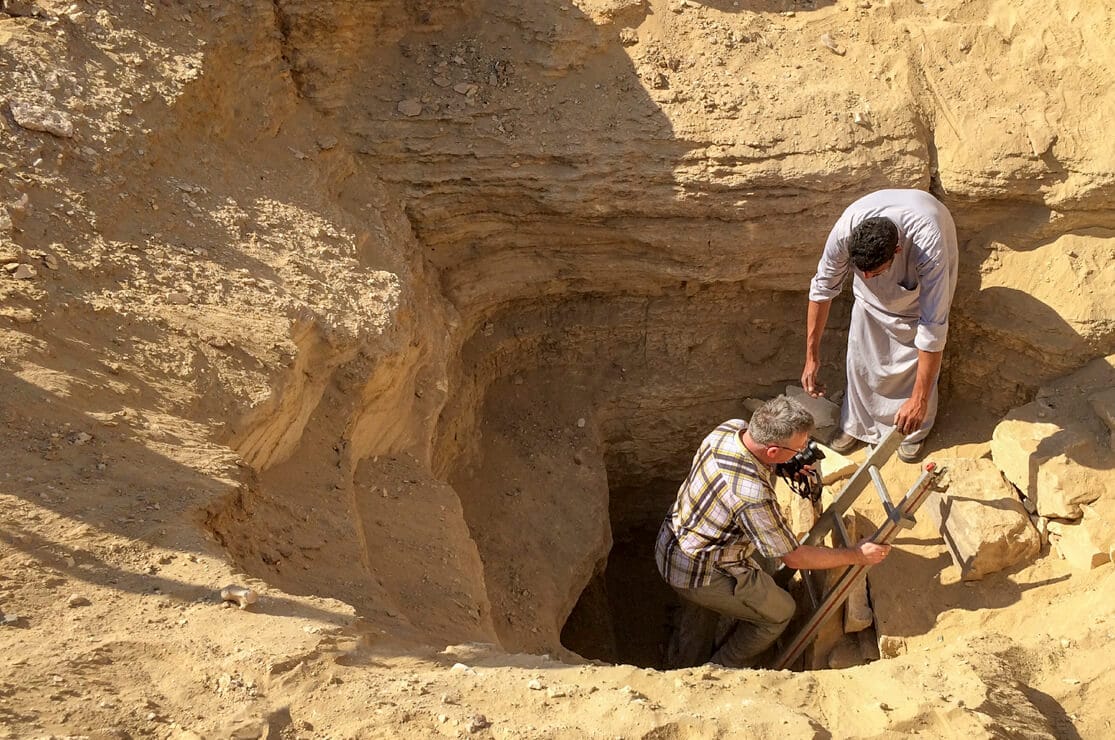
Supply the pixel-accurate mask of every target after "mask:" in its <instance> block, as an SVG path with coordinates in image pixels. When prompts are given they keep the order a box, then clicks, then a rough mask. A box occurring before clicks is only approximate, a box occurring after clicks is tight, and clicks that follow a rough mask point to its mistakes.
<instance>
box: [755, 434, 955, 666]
mask: <svg viewBox="0 0 1115 740" xmlns="http://www.w3.org/2000/svg"><path fill="white" fill-rule="evenodd" d="M903 437H904V435H902V434H901V433H900V432H899V431H898V430H897V429H892V430H891V431H890V432H889V433H888V434H887V436H886V437H884V438H883V440H882V442H880V443H879V444H878V446H876V447H875V449H874V450H873V451H872V452H871V454H870V455H868V457H867V460H865V461H864V463H863V464H862V465H860V467H859V469H858V470H856V472H855V474H854V475H853V476H852V478H851V480H849V481H848V485H846V486H845V487H844V490H843V491H842V492H841V493H840V495H839V496H838V497H837V498H836V500H835V501H833V502H832V505H830V506H829V507H828V508H827V509H825V511H824V512H823V513H822V514H821V516H820V517H819V518H818V520H817V522H816V523H815V524H814V525H813V527H812V529H810V530H809V533H808V534H807V535H806V536H805V539H804V540H803V541H802V543H801V544H803V545H818V544H819V543H821V542H822V541H823V540H824V538H825V537H826V536H828V535H829V534H830V533H835V535H836V536H837V537H839V538H840V540H841V541H842V542H843V544H844V545H845V546H848V547H851V546H852V545H854V544H855V543H853V542H850V541H849V540H850V538H849V536H848V531H847V529H846V528H845V527H844V519H843V517H844V513H845V512H847V511H848V509H850V508H851V507H852V504H853V503H855V501H856V499H857V498H859V496H860V494H861V493H863V491H864V489H865V488H866V487H867V482H868V481H869V480H870V481H872V482H873V483H874V484H875V490H876V491H877V492H878V494H879V498H880V499H881V500H882V503H883V509H884V511H886V515H887V518H886V521H884V522H883V524H882V525H881V526H880V527H879V529H878V530H876V532H875V534H873V535H872V536H871V537H870V538H869V541H871V542H875V543H878V544H890V542H891V541H892V540H893V539H894V538H895V537H897V535H898V531H899V530H901V529H909V528H910V527H912V526H913V525H914V524H915V522H916V520H915V519H914V512H916V511H917V510H918V508H919V507H920V506H921V505H922V504H923V503H924V502H925V499H927V498H928V497H929V494H930V492H932V491H934V490H940V488H941V485H940V478H941V476H942V475H943V474H944V472H945V468H942V467H937V465H936V463H929V464H927V465H926V466H925V470H924V471H923V472H922V474H921V476H920V477H918V479H917V481H916V482H915V483H914V485H913V486H912V487H911V488H910V490H909V491H908V492H907V493H906V495H905V496H904V497H903V498H902V500H901V501H900V502H898V503H897V504H895V503H893V502H892V501H891V498H890V494H889V493H888V492H887V488H886V485H885V484H884V483H883V478H882V475H881V474H880V473H879V468H880V467H881V466H882V465H884V464H885V463H886V462H887V460H889V459H890V457H891V455H893V454H894V452H895V451H896V450H897V449H898V445H899V444H901V443H902V439H903ZM870 567H871V566H868V565H853V566H848V567H847V568H846V569H845V571H844V572H843V573H842V574H841V575H840V577H839V578H838V579H837V580H836V582H835V583H834V584H833V586H832V588H830V589H829V590H828V592H827V593H826V594H824V596H822V597H820V598H818V597H817V595H816V594H815V593H814V589H813V585H812V582H811V580H810V579H809V578H803V580H804V582H805V584H806V590H807V591H808V593H809V597H810V601H811V602H812V605H813V610H814V611H813V615H812V616H811V617H810V618H809V620H808V621H807V622H806V623H805V624H804V625H803V626H802V627H801V629H799V630H798V632H797V634H796V635H794V637H793V639H792V640H790V641H789V642H788V643H787V644H786V647H785V648H783V650H782V652H781V653H780V654H779V656H778V657H777V658H776V659H775V661H774V663H773V664H772V665H771V668H773V669H775V670H782V669H784V668H786V667H788V666H789V665H790V664H791V663H793V662H794V661H795V660H797V658H798V657H799V656H800V655H801V653H802V651H804V650H805V648H806V647H807V646H808V645H809V643H811V642H812V641H813V640H814V639H815V638H816V637H817V633H818V631H819V630H820V628H821V626H822V625H823V624H824V623H825V621H826V620H828V618H829V617H831V616H833V615H834V614H835V613H836V611H837V610H838V609H839V608H840V607H841V606H843V604H844V602H845V601H846V600H847V598H848V596H849V594H851V592H852V589H853V587H854V586H856V585H857V584H858V583H859V581H860V580H861V579H862V578H864V577H865V576H866V574H867V570H868V569H869V568H870ZM793 573H794V571H793V570H792V569H788V568H787V569H785V572H784V573H780V574H779V577H778V579H777V580H778V581H779V582H780V583H781V584H782V585H783V586H785V585H786V584H787V583H788V582H789V579H790V578H791V577H792V576H793Z"/></svg>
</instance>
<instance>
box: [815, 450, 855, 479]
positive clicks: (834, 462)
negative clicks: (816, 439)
mask: <svg viewBox="0 0 1115 740" xmlns="http://www.w3.org/2000/svg"><path fill="white" fill-rule="evenodd" d="M818 446H819V447H820V448H821V452H823V453H824V454H825V459H823V460H821V482H822V483H824V484H825V485H826V486H829V485H832V484H833V483H835V482H836V481H838V480H844V479H845V478H851V477H852V475H853V474H854V473H855V472H856V469H857V468H858V467H859V466H858V465H857V464H856V463H855V462H853V461H852V459H851V458H848V457H845V456H844V455H841V454H840V453H839V452H837V451H836V450H834V449H832V448H831V447H826V446H825V445H818Z"/></svg>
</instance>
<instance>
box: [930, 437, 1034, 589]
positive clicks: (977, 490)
mask: <svg viewBox="0 0 1115 740" xmlns="http://www.w3.org/2000/svg"><path fill="white" fill-rule="evenodd" d="M925 510H926V513H927V514H928V515H929V517H930V518H931V519H932V520H933V522H934V523H935V524H936V525H937V527H938V528H939V529H940V531H941V536H942V537H944V539H945V544H946V545H947V546H948V549H949V552H950V553H951V554H952V559H953V562H954V563H956V565H957V567H958V568H960V577H961V579H963V580H965V581H974V580H979V579H980V578H983V577H984V576H985V575H987V574H988V573H994V572H996V571H1000V570H1003V569H1005V568H1009V567H1010V566H1012V565H1015V564H1017V563H1021V562H1025V561H1027V560H1030V559H1031V558H1033V557H1034V556H1035V555H1037V554H1038V552H1039V551H1040V550H1041V538H1040V536H1039V535H1038V532H1037V530H1036V529H1034V526H1033V524H1031V523H1030V517H1029V515H1028V514H1027V513H1026V509H1025V507H1023V506H1022V502H1021V501H1019V500H1018V495H1017V494H1016V493H1015V491H1014V489H1013V488H1012V487H1011V486H1010V484H1009V483H1007V482H1006V481H1004V480H1003V477H1002V475H1000V474H999V470H998V469H997V468H996V467H995V464H994V463H992V462H991V461H990V460H985V459H979V460H973V459H970V458H957V459H955V460H950V461H949V488H948V490H947V491H935V492H933V493H932V494H930V498H929V500H928V501H927V502H926V504H925Z"/></svg>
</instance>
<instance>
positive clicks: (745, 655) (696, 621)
mask: <svg viewBox="0 0 1115 740" xmlns="http://www.w3.org/2000/svg"><path fill="white" fill-rule="evenodd" d="M733 576H734V577H733ZM733 576H729V575H726V574H724V573H723V572H721V571H714V575H713V579H712V582H711V583H709V584H708V585H707V586H699V587H697V588H678V587H676V586H675V587H674V590H675V591H676V592H677V593H678V596H680V597H681V599H682V613H681V621H680V624H679V625H678V630H677V632H676V633H675V635H674V637H675V640H674V642H672V643H671V645H670V649H669V654H668V655H667V661H668V662H669V663H670V664H671V665H670V667H672V668H683V667H689V666H695V665H701V664H702V663H706V662H709V661H710V660H711V662H713V663H719V664H720V665H723V666H727V667H730V668H746V667H749V666H750V665H751V664H752V662H754V659H755V658H756V657H758V656H759V654H760V653H762V652H763V651H764V650H766V649H767V648H768V647H770V646H771V645H772V644H774V641H775V640H777V639H778V636H779V635H781V634H782V632H783V630H785V629H786V625H788V624H789V623H790V619H791V618H792V617H793V616H794V609H795V607H796V604H795V603H794V599H793V597H792V596H790V594H789V593H787V592H786V591H785V590H784V589H782V588H779V586H778V584H776V583H775V582H774V579H773V578H771V577H770V576H769V575H767V574H766V573H765V572H764V571H762V570H759V569H758V568H750V569H742V570H740V571H738V572H735V573H734V574H733ZM721 615H723V616H725V617H728V618H729V619H731V620H736V621H735V623H734V624H732V625H731V626H730V627H729V629H730V633H729V634H728V636H727V639H724V638H721V639H724V641H723V644H722V645H720V647H719V648H718V649H717V647H716V645H717V624H718V623H719V621H720V617H721ZM714 651H715V652H714Z"/></svg>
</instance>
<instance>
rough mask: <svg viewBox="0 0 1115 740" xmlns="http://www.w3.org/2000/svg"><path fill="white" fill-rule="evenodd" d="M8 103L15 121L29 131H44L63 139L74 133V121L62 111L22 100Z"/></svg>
mask: <svg viewBox="0 0 1115 740" xmlns="http://www.w3.org/2000/svg"><path fill="white" fill-rule="evenodd" d="M8 105H9V107H10V108H11V111H12V118H14V119H15V122H16V123H18V124H19V125H20V126H22V127H23V128H25V129H28V130H29V131H43V132H45V133H48V134H54V135H55V136H60V137H62V138H63V139H69V138H71V137H73V135H74V124H73V121H71V120H70V117H69V116H67V115H66V114H65V113H62V112H61V111H56V110H53V109H51V108H46V107H44V106H41V105H35V104H34V103H29V102H26V101H22V100H12V101H10V102H9V103H8Z"/></svg>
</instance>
